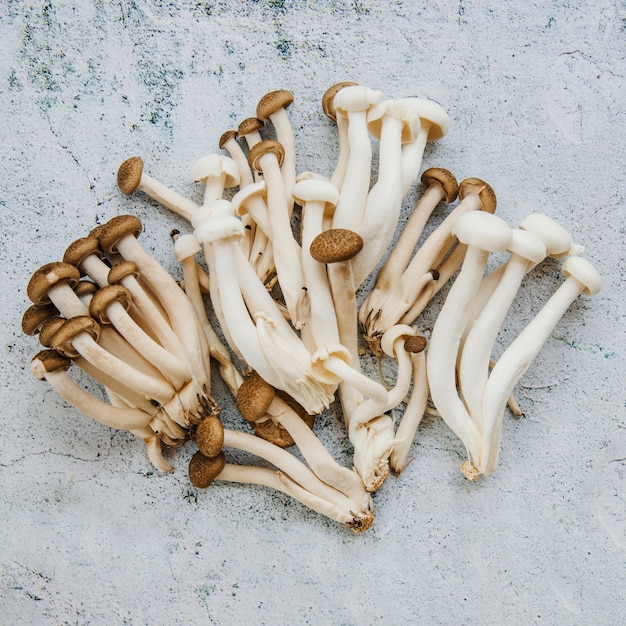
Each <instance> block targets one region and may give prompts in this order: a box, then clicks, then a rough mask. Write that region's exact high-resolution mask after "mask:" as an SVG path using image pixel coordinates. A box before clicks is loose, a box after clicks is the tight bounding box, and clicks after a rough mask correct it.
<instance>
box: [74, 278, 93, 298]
mask: <svg viewBox="0 0 626 626" xmlns="http://www.w3.org/2000/svg"><path fill="white" fill-rule="evenodd" d="M96 291H98V285H96V283H92V282H91V281H90V280H79V281H78V283H77V285H76V287H74V293H75V294H76V295H77V296H78V297H79V298H82V297H83V296H89V295H91V294H93V293H96Z"/></svg>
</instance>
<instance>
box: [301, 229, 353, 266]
mask: <svg viewBox="0 0 626 626" xmlns="http://www.w3.org/2000/svg"><path fill="white" fill-rule="evenodd" d="M362 249H363V239H362V237H361V235H359V234H358V233H355V232H354V231H353V230H348V229H346V228H331V229H330V230H325V231H322V232H321V233H320V234H319V235H317V237H315V238H314V239H313V241H312V242H311V247H310V248H309V252H310V254H311V256H312V257H313V258H314V259H315V260H316V261H319V262H320V263H340V262H341V261H349V260H350V259H351V258H352V257H354V256H356V255H357V254H358V253H359V252H361V250H362Z"/></svg>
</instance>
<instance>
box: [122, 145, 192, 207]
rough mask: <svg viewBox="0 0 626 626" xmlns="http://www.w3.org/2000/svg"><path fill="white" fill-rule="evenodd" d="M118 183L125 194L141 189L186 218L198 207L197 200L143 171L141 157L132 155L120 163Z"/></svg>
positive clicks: (128, 194)
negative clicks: (187, 196)
mask: <svg viewBox="0 0 626 626" xmlns="http://www.w3.org/2000/svg"><path fill="white" fill-rule="evenodd" d="M117 184H118V187H119V188H120V191H121V192H122V193H124V194H125V195H127V196H130V195H132V194H133V193H134V192H135V190H137V189H139V191H143V192H144V193H145V194H146V195H148V196H150V197H151V198H152V199H154V200H156V201H157V202H158V203H159V204H162V205H163V206H164V207H167V208H168V209H170V210H171V211H174V213H177V214H178V215H180V216H182V217H184V218H185V219H189V218H190V216H191V214H192V213H193V212H194V210H195V209H196V208H197V205H196V204H195V202H193V201H191V200H189V199H188V198H186V197H185V196H183V195H182V194H180V193H178V192H177V191H174V190H173V189H170V188H169V187H167V186H166V185H164V184H163V183H161V182H159V181H158V180H157V179H156V178H152V177H151V176H149V175H148V174H146V173H145V172H144V171H143V161H142V160H141V159H140V158H139V157H130V158H129V159H126V161H124V162H123V163H122V164H121V165H120V167H119V169H118V170H117Z"/></svg>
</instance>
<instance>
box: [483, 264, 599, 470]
mask: <svg viewBox="0 0 626 626" xmlns="http://www.w3.org/2000/svg"><path fill="white" fill-rule="evenodd" d="M562 271H563V273H564V274H565V276H566V277H567V278H566V280H565V282H564V283H562V284H561V286H560V287H559V288H558V289H557V290H556V292H555V293H554V294H553V295H552V297H551V298H550V299H549V300H548V301H547V302H546V303H545V304H544V306H543V307H542V308H541V310H540V311H539V312H538V313H537V315H536V316H535V317H534V318H533V319H532V320H531V321H530V322H529V323H528V324H527V325H526V327H525V328H524V330H522V332H521V333H520V334H519V335H518V336H517V338H516V339H515V340H514V341H513V342H512V343H511V344H510V345H509V347H508V348H507V349H506V350H505V351H504V353H503V354H502V356H501V357H500V358H499V359H498V362H497V363H496V365H495V367H494V368H493V370H492V371H491V375H490V376H489V380H488V381H487V385H486V387H485V393H484V397H483V403H482V412H483V419H484V422H485V441H484V453H483V462H482V463H481V465H480V466H479V470H480V471H481V472H482V473H484V474H486V475H488V474H490V473H491V472H493V471H494V470H495V469H496V467H497V465H498V458H499V455H500V443H501V440H502V414H503V413H504V407H505V406H506V403H507V400H508V398H509V396H510V395H511V393H512V391H513V388H514V387H515V385H516V384H517V383H518V381H519V380H520V378H521V377H522V376H523V375H524V374H525V373H526V371H527V369H528V368H529V367H530V364H531V363H532V362H533V360H534V359H535V357H536V356H537V354H538V353H539V351H540V350H541V348H542V346H543V345H544V343H545V342H546V341H547V340H548V338H549V337H550V335H551V333H552V331H553V330H554V328H555V326H556V325H557V324H558V322H559V320H560V319H561V318H562V317H563V315H564V314H565V312H566V311H567V309H568V308H569V307H570V305H571V304H572V302H574V300H576V298H578V296H579V295H580V294H581V293H586V294H588V295H594V294H596V293H597V292H598V291H600V289H601V288H602V279H601V278H600V275H599V273H598V271H597V270H596V269H595V267H594V266H593V265H592V264H591V263H589V262H588V261H585V260H584V259H582V258H580V257H575V256H573V257H569V258H567V259H566V260H565V262H564V263H563V267H562Z"/></svg>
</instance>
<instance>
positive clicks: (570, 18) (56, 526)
mask: <svg viewBox="0 0 626 626" xmlns="http://www.w3.org/2000/svg"><path fill="white" fill-rule="evenodd" d="M72 4H77V5H78V8H71V5H72ZM437 4H438V3H412V2H408V1H406V0H394V1H392V2H385V3H383V2H379V3H376V2H373V1H371V0H357V1H354V2H347V1H346V2H344V1H340V0H332V1H329V2H311V1H306V0H293V1H291V2H290V1H286V0H271V1H257V2H235V1H227V0H221V1H215V2H200V1H193V2H192V1H187V2H186V1H184V0H173V1H171V2H162V1H158V2H148V1H147V0H120V1H116V2H105V1H102V0H92V1H88V0H85V1H83V2H78V3H70V2H60V1H57V0H52V1H51V2H50V1H43V0H30V1H26V0H7V1H6V2H3V3H2V4H1V7H0V94H1V98H2V101H1V107H0V142H1V145H2V161H1V163H0V207H1V208H0V211H1V213H0V215H1V218H2V233H3V235H2V238H3V243H2V248H1V250H0V257H1V259H2V280H3V284H4V289H3V296H2V298H3V304H2V307H1V310H0V316H1V317H0V333H1V338H2V341H1V344H2V346H3V350H4V352H5V358H4V359H3V360H2V364H1V365H0V367H1V374H2V387H1V389H2V396H1V408H0V421H1V424H2V438H1V439H0V484H1V485H2V489H1V491H0V494H1V495H0V498H1V502H2V508H1V511H2V513H1V515H0V520H1V521H0V530H1V533H2V541H1V542H0V567H1V570H0V571H1V579H0V607H1V614H2V617H1V618H0V621H1V622H2V623H3V624H8V625H12V624H22V623H23V624H60V623H64V624H65V623H67V624H113V623H132V624H174V623H180V624H199V623H214V624H293V623H297V624H355V625H356V624H359V625H360V624H409V623H423V624H502V623H507V624H531V623H532V624H594V625H599V624H615V623H623V622H624V621H625V620H626V599H625V594H624V588H625V583H626V575H625V572H626V567H625V566H626V521H625V518H626V460H625V458H626V440H625V439H626V438H625V432H626V431H625V428H626V421H625V419H624V415H625V394H624V372H625V371H626V368H625V364H626V362H625V357H624V352H625V347H626V346H625V342H624V279H623V275H624V272H625V271H626V267H625V263H624V259H625V255H624V252H623V244H624V218H625V211H624V184H625V182H626V176H625V175H624V165H623V161H624V159H623V151H624V139H625V132H624V131H625V128H624V101H625V99H624V95H623V94H624V89H625V88H626V85H625V82H626V80H625V77H624V75H625V73H626V65H625V62H624V56H625V53H626V46H625V41H626V38H625V31H626V5H624V3H623V2H619V1H617V0H616V1H610V0H596V1H594V2H591V3H586V6H585V5H584V4H583V3H574V2H568V1H560V2H526V1H525V0H513V1H511V2H507V3H498V2H487V1H482V0H476V1H474V2H472V1H469V0H461V1H459V2H454V3H453V2H450V3H446V6H445V7H444V8H442V7H437V6H436V5H437ZM339 80H356V81H359V82H360V83H362V84H366V85H368V86H371V87H375V88H378V89H381V90H383V91H384V92H385V93H386V94H387V95H388V96H402V95H420V96H424V97H429V98H433V99H435V100H437V101H439V102H440V103H441V104H442V105H443V106H444V107H445V108H446V110H447V111H448V112H449V115H450V118H451V120H452V125H451V128H450V132H449V134H448V135H447V136H446V137H445V138H444V139H443V140H442V141H441V142H440V143H438V144H437V145H434V146H429V148H428V150H427V153H426V159H425V165H427V166H431V165H441V166H444V167H448V168H449V169H451V170H453V171H454V172H455V174H456V175H457V176H458V177H459V179H461V178H464V177H467V176H479V177H483V178H485V179H486V180H488V181H489V182H490V183H491V185H492V186H493V187H494V189H495V190H496V192H497V194H498V197H499V201H500V208H499V213H500V215H501V216H502V217H503V218H505V219H506V220H507V221H508V222H509V223H510V224H512V225H516V224H517V223H519V221H521V219H522V218H523V217H524V216H525V215H526V214H527V213H528V212H530V211H533V210H541V211H544V212H547V213H548V214H549V215H551V216H552V217H554V218H555V219H557V220H558V221H559V222H561V223H562V224H563V225H564V226H566V227H568V228H569V229H571V231H572V232H573V233H575V236H576V239H577V240H578V241H580V242H581V243H583V244H584V245H585V247H586V256H587V258H589V259H591V260H592V261H594V262H595V263H597V265H598V267H599V268H600V270H601V271H602V273H603V275H604V278H605V287H604V290H603V291H602V293H601V294H599V295H598V296H597V297H596V298H594V299H588V298H585V299H581V300H579V301H578V302H576V303H575V304H574V305H573V306H572V307H571V308H570V310H569V311H568V313H567V314H566V316H565V317H564V319H563V320H562V321H561V323H560V324H559V326H558V327H557V329H556V331H555V333H554V334H553V336H552V338H551V339H550V340H549V341H548V342H547V344H546V346H545V348H544V350H543V351H542V352H541V354H540V355H539V357H538V360H537V362H536V363H535V364H534V366H533V367H532V368H531V370H530V371H529V372H528V374H527V375H526V376H525V378H524V379H523V381H522V383H521V386H520V387H519V390H518V396H519V400H520V402H521V404H522V406H523V408H524V411H525V413H526V417H525V418H524V419H520V420H517V421H515V420H512V419H511V418H510V417H509V416H507V418H506V420H505V438H504V443H503V452H502V461H501V465H500V467H499V469H498V471H497V472H496V474H495V475H493V476H491V477H489V478H488V479H484V480H481V481H480V482H479V483H478V484H475V485H473V484H469V483H467V482H466V481H465V480H464V479H463V477H462V476H461V474H460V473H459V472H458V469H457V468H458V463H459V462H460V461H461V460H462V458H463V450H462V445H461V444H460V442H459V441H458V440H457V439H456V437H454V435H452V434H451V432H450V431H449V430H448V429H447V428H446V427H445V425H444V424H443V423H441V422H440V421H436V420H432V419H430V420H427V421H426V423H425V424H424V425H423V427H422V428H421V430H420V433H419V436H418V441H417V443H416V444H415V445H414V449H413V453H414V456H415V461H414V462H413V464H412V465H410V466H409V468H408V469H407V470H406V472H405V473H404V474H403V475H402V476H401V477H400V478H398V479H393V478H392V479H390V480H389V481H388V482H387V483H386V484H385V485H384V487H383V489H382V490H381V491H380V492H379V493H377V494H376V495H375V504H376V507H377V518H376V522H375V525H374V527H373V528H372V529H371V530H370V531H369V532H368V533H366V534H364V535H362V536H356V535H353V534H352V533H351V532H350V531H347V530H344V529H342V528H341V527H339V526H337V525H336V524H334V523H333V522H329V521H326V520H325V519H324V518H322V517H320V516H318V515H317V514H315V513H312V512H309V511H308V510H306V509H304V508H303V507H302V506H300V505H298V504H297V503H292V502H290V501H288V500H287V498H286V497H283V496H282V495H281V494H276V493H272V492H270V491H268V490H266V489H262V488H252V487H247V486H228V485H223V484H220V485H217V486H215V487H213V488H211V489H210V490H209V491H207V492H198V491H196V490H195V489H193V488H190V486H189V484H188V481H187V477H186V473H185V466H186V463H187V460H188V458H189V456H190V454H191V450H190V449H189V448H183V449H181V450H178V451H176V452H175V453H173V454H171V455H170V458H171V460H172V462H173V463H174V465H176V467H177V471H176V472H175V473H174V474H170V475H159V474H158V473H156V472H154V471H153V470H152V469H151V467H150V465H149V463H148V461H147V459H146V456H145V454H144V451H143V449H142V445H141V444H140V442H138V441H136V440H135V439H134V438H133V436H132V435H127V434H124V433H119V432H113V431H112V430H110V429H108V428H105V427H102V426H100V425H98V424H95V423H92V422H90V421H89V420H87V419H86V418H84V417H82V416H81V415H79V414H78V413H76V412H75V411H73V410H71V409H70V408H68V407H67V406H65V405H64V403H63V402H61V401H60V400H59V399H58V398H57V397H56V396H55V395H54V394H53V393H52V392H51V391H50V390H49V389H48V388H47V386H46V385H45V384H44V383H40V382H38V381H36V380H34V379H33V377H32V376H31V375H30V373H29V371H28V362H29V359H30V357H31V356H32V355H33V354H34V353H35V352H36V351H37V350H38V344H37V343H36V341H35V340H34V339H32V338H29V337H24V336H22V335H21V332H20V330H19V321H20V317H21V314H22V311H23V309H24V308H25V306H26V297H25V293H24V287H25V284H26V282H27V280H28V278H29V276H30V274H31V273H32V271H34V269H36V268H37V267H38V266H39V265H40V264H42V263H44V262H47V261H49V260H53V259H58V258H59V257H60V256H61V254H62V252H63V250H64V249H65V246H66V245H67V244H68V243H69V242H70V241H72V240H73V239H75V238H77V237H79V236H82V235H84V234H85V233H86V232H87V231H88V230H89V229H91V228H93V227H94V226H95V225H96V224H98V223H100V222H103V221H105V220H106V219H108V218H110V217H112V216H114V215H116V214H119V213H123V212H130V213H133V214H136V215H138V216H139V217H140V218H141V219H142V220H143V221H144V224H145V233H144V235H143V236H142V241H143V243H144V245H145V246H146V247H147V248H148V249H149V250H151V251H152V252H153V253H154V255H155V256H156V257H157V258H158V259H159V260H160V261H161V262H162V263H163V264H165V265H166V266H167V267H168V268H170V269H171V270H172V272H174V273H176V272H177V269H176V268H175V264H174V262H173V259H172V254H171V245H170V240H169V231H170V230H171V228H173V227H178V228H180V229H181V230H186V225H185V224H184V222H183V221H182V220H181V219H179V218H176V217H174V216H172V215H170V214H168V212H167V211H166V210H163V209H161V208H158V207H156V205H154V204H153V203H150V202H147V201H145V199H143V198H141V197H133V198H126V197H123V196H122V195H121V194H120V192H119V191H118V190H117V188H116V184H115V172H116V169H117V167H118V165H119V163H121V162H122V161H123V160H124V159H125V158H126V157H128V156H130V155H132V154H140V155H141V156H142V157H143V158H144V160H145V162H146V164H147V168H148V169H149V171H150V172H151V173H152V174H153V175H154V176H156V177H158V178H160V179H161V180H163V181H164V182H166V183H168V184H170V185H172V186H174V187H175V188H177V189H179V190H180V191H182V192H184V193H186V194H188V195H189V196H191V197H194V198H198V197H199V190H198V189H197V188H196V187H195V186H194V185H193V184H192V183H190V182H189V174H188V173H189V169H190V166H191V164H192V163H193V162H194V161H195V160H196V159H197V158H198V157H200V156H202V155H203V154H205V153H207V152H211V151H215V150H216V148H217V139H218V138H219V136H220V134H221V133H222V132H223V131H224V130H226V129H228V128H231V127H233V126H236V124H237V123H238V122H239V121H240V120H241V119H242V118H244V117H247V116H249V115H251V114H253V112H254V107H255V105H256V102H257V99H258V98H259V97H260V96H261V95H262V94H263V93H265V91H267V90H270V89H275V88H288V89H290V90H292V91H293V92H294V94H295V96H296V102H295V103H294V105H293V107H292V108H291V115H292V119H293V122H294V125H295V127H296V129H297V139H298V149H299V155H298V159H299V161H298V169H299V170H306V169H309V170H315V171H318V172H320V173H323V174H328V173H329V172H330V171H331V168H332V165H333V162H334V158H335V156H336V138H335V131H334V128H333V127H332V125H331V124H330V123H329V122H328V121H327V120H326V119H325V118H324V117H323V116H322V115H321V113H320V107H319V102H320V97H321V95H322V93H323V92H324V90H325V89H326V88H327V87H329V86H330V85H331V84H333V83H335V82H337V81H339ZM441 215H443V209H442V210H441V211H438V212H437V214H436V218H435V219H440V218H441ZM560 281H561V278H560V276H559V272H558V263H549V264H547V265H546V266H544V267H543V269H541V270H537V271H536V272H534V273H533V274H532V275H531V276H530V277H529V280H528V281H527V282H526V283H525V286H524V289H523V292H522V293H521V294H520V298H519V299H518V301H517V303H516V305H515V307H514V310H513V311H512V314H511V316H510V317H509V318H508V320H507V322H506V328H505V332H503V333H502V335H501V337H500V343H501V345H506V343H507V342H508V341H510V339H511V338H512V337H514V336H515V333H516V332H517V331H518V330H519V329H520V328H521V327H522V326H523V324H524V323H525V321H526V320H528V319H529V318H530V316H531V315H532V313H533V312H534V311H536V310H537V309H538V307H539V306H540V305H541V303H542V302H543V301H544V300H545V299H546V298H547V297H548V296H549V294H550V293H551V292H552V290H553V289H554V288H555V287H556V285H557V284H559V282H560ZM439 305H440V300H438V301H435V302H434V303H433V306H431V307H430V308H429V310H428V311H427V312H426V314H425V315H424V317H423V321H422V323H423V326H424V327H425V328H428V327H429V326H430V325H432V322H433V320H434V316H435V314H436V311H437V309H438V307H439ZM218 395H219V397H220V400H221V401H222V402H223V404H224V414H225V416H226V417H225V419H226V421H227V422H228V423H230V424H237V423H238V422H237V418H236V416H234V414H233V413H232V411H231V410H230V408H231V405H229V404H228V400H227V396H226V394H224V393H222V392H221V390H218ZM318 432H319V434H320V436H321V437H322V438H323V439H324V441H325V442H326V443H327V445H328V446H329V448H330V449H331V450H332V451H333V453H334V454H335V455H336V457H337V458H338V459H339V460H341V461H342V462H343V463H349V460H350V449H349V446H348V445H347V444H346V443H345V437H344V435H343V432H342V430H341V427H340V424H339V421H338V420H337V417H336V416H335V415H333V414H329V415H325V416H323V417H322V418H321V419H320V422H319V425H318Z"/></svg>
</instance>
